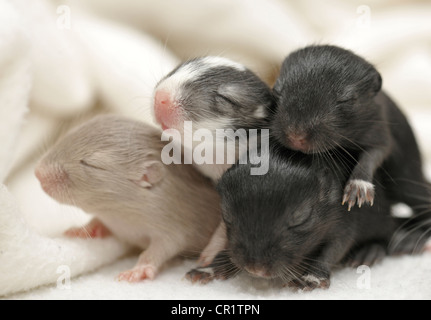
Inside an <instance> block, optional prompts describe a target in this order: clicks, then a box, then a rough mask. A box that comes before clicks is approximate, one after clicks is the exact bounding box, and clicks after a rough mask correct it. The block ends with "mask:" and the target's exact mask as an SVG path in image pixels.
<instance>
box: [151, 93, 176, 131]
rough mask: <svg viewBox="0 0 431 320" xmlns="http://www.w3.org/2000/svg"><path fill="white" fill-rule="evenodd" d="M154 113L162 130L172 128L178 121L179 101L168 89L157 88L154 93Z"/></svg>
mask: <svg viewBox="0 0 431 320" xmlns="http://www.w3.org/2000/svg"><path fill="white" fill-rule="evenodd" d="M154 114H155V116H156V121H157V122H158V123H160V124H161V126H162V129H163V130H166V129H169V128H173V127H175V126H176V125H177V124H178V123H179V121H180V108H179V103H178V102H177V101H175V99H174V98H173V97H172V95H171V94H170V93H169V92H168V91H166V90H162V89H158V90H156V92H155V94H154Z"/></svg>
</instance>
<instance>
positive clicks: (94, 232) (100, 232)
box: [64, 222, 111, 239]
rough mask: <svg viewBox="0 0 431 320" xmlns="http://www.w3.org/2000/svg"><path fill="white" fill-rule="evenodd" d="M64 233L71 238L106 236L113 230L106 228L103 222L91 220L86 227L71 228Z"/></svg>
mask: <svg viewBox="0 0 431 320" xmlns="http://www.w3.org/2000/svg"><path fill="white" fill-rule="evenodd" d="M64 235H65V236H66V237H70V238H82V239H94V238H106V237H109V236H110V235H111V231H110V230H109V229H108V228H106V227H105V226H104V225H103V224H102V223H101V222H99V223H94V222H91V223H90V224H88V225H86V226H84V227H80V228H71V229H69V230H67V231H66V232H65V233H64Z"/></svg>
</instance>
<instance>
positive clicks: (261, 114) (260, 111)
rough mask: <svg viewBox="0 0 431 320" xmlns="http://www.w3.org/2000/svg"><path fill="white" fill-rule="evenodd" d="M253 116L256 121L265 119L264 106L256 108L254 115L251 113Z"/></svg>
mask: <svg viewBox="0 0 431 320" xmlns="http://www.w3.org/2000/svg"><path fill="white" fill-rule="evenodd" d="M253 116H254V117H255V118H258V119H263V118H265V117H266V110H265V107H264V106H259V107H257V109H256V110H255V111H254V113H253Z"/></svg>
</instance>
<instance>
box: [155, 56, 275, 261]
mask: <svg viewBox="0 0 431 320" xmlns="http://www.w3.org/2000/svg"><path fill="white" fill-rule="evenodd" d="M153 101H154V105H153V109H154V115H155V118H156V121H157V122H158V123H159V124H160V125H161V126H162V128H163V129H176V130H178V131H179V132H180V133H181V136H182V139H183V144H184V149H185V151H184V152H185V153H186V152H187V151H186V148H187V146H186V145H185V144H186V143H187V142H188V141H186V140H187V139H185V137H186V136H188V135H191V134H193V133H195V132H196V131H197V130H199V129H207V130H209V132H210V133H211V135H212V137H213V139H210V140H205V142H204V143H205V144H209V145H208V147H209V148H213V161H212V164H208V163H203V164H196V163H194V165H195V167H196V168H197V169H198V170H199V171H200V172H202V173H203V174H204V175H206V176H208V177H210V178H211V179H212V180H213V181H214V182H216V181H217V180H218V179H219V178H220V177H221V176H222V174H223V173H224V172H225V171H226V170H227V169H228V168H230V167H231V166H232V165H233V164H234V163H235V162H236V160H237V159H238V158H239V157H240V152H239V150H238V144H237V149H236V150H235V155H234V157H232V158H233V161H231V162H229V161H227V156H228V155H227V153H228V151H226V154H225V157H224V159H223V161H222V162H223V163H222V164H217V161H216V156H217V152H218V151H219V150H220V149H218V150H217V148H216V145H217V143H220V141H216V140H217V133H216V130H227V129H231V130H237V129H245V130H247V129H258V128H268V127H269V123H268V115H269V114H270V112H271V110H272V111H273V109H274V108H275V105H274V99H273V96H272V92H271V89H270V88H269V87H268V85H266V84H265V83H264V82H263V81H262V80H261V79H260V78H259V77H258V76H257V75H256V74H254V73H253V72H252V71H251V70H249V69H248V68H246V67H245V66H243V65H241V64H239V63H237V62H234V61H231V60H229V59H226V58H221V57H201V58H196V59H192V60H189V61H186V62H184V63H182V64H181V65H179V66H178V67H177V68H176V69H174V70H173V71H172V72H170V73H169V74H168V75H166V76H165V77H164V78H163V79H161V80H160V82H159V83H158V84H157V86H156V87H155V89H154V100H153ZM186 121H190V122H191V124H192V129H191V132H187V130H189V131H190V128H185V126H184V123H185V122H186ZM226 141H227V140H225V139H224V138H223V141H221V145H222V146H223V149H224V144H225V143H226ZM198 142H199V144H201V141H198ZM195 146H196V142H194V143H193V144H191V145H189V146H188V148H189V149H190V148H191V149H193V148H194V147H195ZM225 238H226V237H225V230H224V225H223V224H221V225H220V226H219V228H218V229H217V232H216V233H215V234H214V237H213V239H212V241H211V243H210V245H209V246H208V248H207V249H206V250H204V252H203V253H202V256H201V259H200V262H201V264H203V265H205V264H208V263H209V262H211V261H212V258H213V257H214V256H215V254H216V253H217V252H218V251H219V250H220V249H223V248H224V245H225V242H226V241H225Z"/></svg>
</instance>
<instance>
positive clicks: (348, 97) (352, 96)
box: [337, 85, 359, 105]
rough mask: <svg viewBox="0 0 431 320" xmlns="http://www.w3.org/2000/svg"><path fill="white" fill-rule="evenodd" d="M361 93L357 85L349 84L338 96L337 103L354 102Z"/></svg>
mask: <svg viewBox="0 0 431 320" xmlns="http://www.w3.org/2000/svg"><path fill="white" fill-rule="evenodd" d="M358 97H359V95H358V92H357V90H356V86H355V85H349V86H346V88H345V89H344V91H343V93H342V94H341V95H339V96H338V98H337V104H339V105H343V104H353V103H354V102H355V101H356V100H357V99H358Z"/></svg>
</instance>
